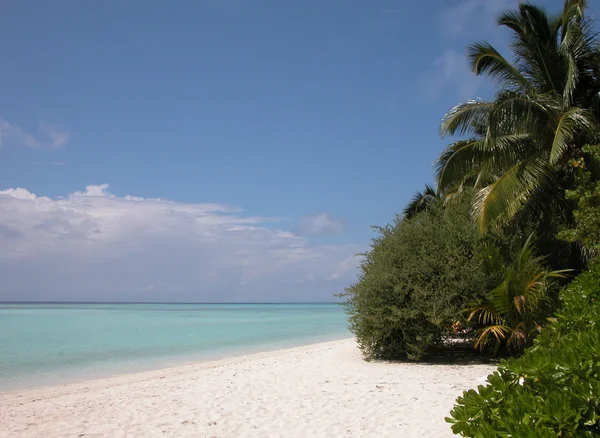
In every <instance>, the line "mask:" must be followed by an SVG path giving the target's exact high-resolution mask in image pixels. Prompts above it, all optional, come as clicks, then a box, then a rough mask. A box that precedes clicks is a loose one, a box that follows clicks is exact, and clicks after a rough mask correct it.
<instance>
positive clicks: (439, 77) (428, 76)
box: [419, 49, 483, 100]
mask: <svg viewBox="0 0 600 438" xmlns="http://www.w3.org/2000/svg"><path fill="white" fill-rule="evenodd" d="M419 82H420V83H419V87H420V89H421V91H422V92H423V94H424V95H426V96H427V97H430V98H437V97H439V96H441V95H442V93H444V94H447V93H448V91H450V92H451V93H453V94H454V97H455V98H458V99H459V100H464V99H473V98H475V97H476V93H477V91H479V89H480V87H481V85H482V83H483V80H482V78H480V77H477V76H475V75H474V74H473V73H472V72H471V71H470V70H469V65H468V64H467V59H466V57H465V56H464V55H461V54H460V53H458V52H456V51H455V50H452V49H448V50H446V51H444V53H442V55H441V56H439V57H438V58H437V59H436V60H435V61H434V62H433V65H432V66H431V68H430V69H429V70H428V71H426V72H425V73H424V74H423V75H421V78H420V80H419Z"/></svg>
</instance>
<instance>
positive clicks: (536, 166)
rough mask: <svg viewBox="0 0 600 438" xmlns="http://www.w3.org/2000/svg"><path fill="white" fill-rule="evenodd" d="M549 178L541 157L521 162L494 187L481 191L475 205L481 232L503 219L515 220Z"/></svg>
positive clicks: (474, 208) (493, 185) (533, 157)
mask: <svg viewBox="0 0 600 438" xmlns="http://www.w3.org/2000/svg"><path fill="white" fill-rule="evenodd" d="M547 177H548V169H547V166H546V161H545V160H544V159H543V158H542V157H540V156H539V154H538V155H534V156H532V157H529V158H527V159H525V160H523V161H520V162H518V163H517V164H515V165H514V166H513V167H511V168H510V169H509V170H508V171H507V172H505V173H504V174H503V175H502V176H501V177H500V178H498V179H497V180H496V181H495V182H494V183H493V184H491V185H489V186H487V187H485V188H483V189H481V190H480V191H479V192H478V193H477V195H476V197H475V200H474V203H473V214H474V216H475V218H476V220H477V223H478V226H479V229H480V230H481V231H482V232H483V231H485V230H486V229H487V228H488V226H489V225H490V223H491V222H492V221H493V220H495V219H497V218H498V217H500V216H503V217H504V218H505V219H510V218H512V217H513V216H514V215H515V213H516V212H517V211H518V209H519V207H521V206H522V205H523V204H524V203H525V202H526V200H527V198H528V197H529V195H531V193H532V192H534V191H535V190H537V189H538V188H540V187H541V186H542V184H543V183H544V182H545V180H546V178H547Z"/></svg>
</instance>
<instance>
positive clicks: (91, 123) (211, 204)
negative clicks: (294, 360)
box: [0, 0, 562, 301]
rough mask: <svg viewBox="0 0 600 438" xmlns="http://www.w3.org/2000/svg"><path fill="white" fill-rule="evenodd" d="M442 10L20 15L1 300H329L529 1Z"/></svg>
mask: <svg viewBox="0 0 600 438" xmlns="http://www.w3.org/2000/svg"><path fill="white" fill-rule="evenodd" d="M544 3H546V4H548V5H550V6H551V7H555V8H557V7H560V4H562V2H561V1H558V0H555V1H549V0H548V1H546V2H544ZM423 5H424V4H423V3H418V2H417V3H415V2H401V1H347V0H328V1H326V2H323V1H316V0H305V1H302V2H292V1H280V0H271V1H269V0H247V1H243V0H220V1H219V0H205V1H179V2H165V1H157V0H147V1H143V2H142V1H130V2H122V1H113V0H107V1H103V2H82V1H79V0H57V1H53V2H34V1H30V0H18V1H17V0H8V1H5V2H3V4H2V6H1V13H0V47H1V49H2V50H1V53H2V55H1V56H2V68H1V69H0V97H1V98H0V141H1V148H0V190H4V192H3V194H2V195H0V203H1V205H0V239H1V240H2V245H3V248H5V250H4V251H3V254H2V255H1V256H0V275H2V279H3V281H2V284H0V300H2V299H5V300H19V299H23V300H27V299H45V300H54V299H56V300H62V299H68V300H136V301H138V300H171V301H178V300H184V301H254V300H256V301H264V300H266V301H306V300H330V299H331V297H332V294H333V293H335V292H339V291H341V289H343V287H344V286H345V285H348V284H349V283H351V282H352V281H353V280H354V279H355V278H356V272H357V271H356V265H357V263H358V259H357V258H356V257H355V256H354V255H353V254H355V253H356V252H357V251H361V250H364V249H365V248H367V246H368V244H369V241H370V238H371V237H372V230H371V229H370V226H371V225H375V224H384V223H386V222H389V221H390V220H392V219H393V216H394V213H395V212H398V211H400V210H401V209H402V207H403V205H404V204H405V203H406V202H407V201H408V199H409V198H410V197H411V196H412V194H413V193H414V192H415V191H416V190H419V189H421V188H422V186H423V185H424V184H425V183H427V182H431V181H432V165H433V162H434V160H435V159H436V157H437V156H438V154H439V153H440V151H441V149H442V148H443V147H444V145H445V144H446V141H444V140H441V139H440V138H439V136H438V131H437V128H438V125H439V122H440V120H441V118H442V116H443V114H444V113H445V111H447V110H448V109H449V108H450V107H451V106H453V105H454V104H456V103H457V102H459V101H460V100H464V99H467V98H474V97H486V96H489V95H490V93H491V92H492V89H491V88H490V86H489V85H488V84H486V83H485V82H482V81H480V80H478V79H476V78H474V77H472V76H471V75H470V74H469V72H468V69H467V66H466V61H465V59H464V53H465V47H466V45H467V44H468V43H469V42H472V41H475V40H481V39H487V40H490V41H491V42H492V43H495V44H497V45H499V46H500V47H503V46H505V45H506V42H507V40H506V34H505V33H503V32H501V31H499V30H498V29H497V28H496V26H495V21H494V18H495V16H496V15H497V13H498V11H500V10H503V9H505V8H506V7H507V6H514V5H516V2H515V1H513V0H434V1H431V2H428V3H427V8H426V9H424V8H423ZM104 184H108V187H106V186H103V185H104ZM87 186H90V187H89V188H88V189H86V187H87ZM17 188H21V189H22V190H14V189H17ZM34 194H35V197H34ZM157 199H160V200H162V201H157ZM165 200H166V201H165ZM232 224H233V225H232ZM198 236H203V237H198Z"/></svg>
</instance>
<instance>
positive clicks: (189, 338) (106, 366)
mask: <svg viewBox="0 0 600 438" xmlns="http://www.w3.org/2000/svg"><path fill="white" fill-rule="evenodd" d="M349 336H350V332H349V331H348V329H347V321H346V317H345V314H344V311H343V309H342V308H341V306H339V305H337V304H0V390H7V389H19V388H27V387H33V386H40V385H49V384H57V383H66V382H72V381H78V380H85V379H90V378H97V377H105V376H110V375H115V374H122V373H127V372H136V371H144V370H151V369H157V368H161V367H165V366H171V365H178V364H183V363H187V362H191V361H197V360H207V359H215V358H220V357H226V356H233V355H237V354H244V353H251V352H256V351H265V350H271V349H277V348H284V347H291V346H297V345H302V344H309V343H313V342H320V341H328V340H335V339H341V338H346V337H349Z"/></svg>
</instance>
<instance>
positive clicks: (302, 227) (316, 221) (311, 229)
mask: <svg viewBox="0 0 600 438" xmlns="http://www.w3.org/2000/svg"><path fill="white" fill-rule="evenodd" d="M297 230H298V232H299V233H301V234H341V233H343V232H344V222H342V221H341V220H338V219H335V218H333V217H331V215H330V214H329V213H319V214H315V215H312V216H305V217H303V218H301V219H300V222H299V224H298V227H297Z"/></svg>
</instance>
